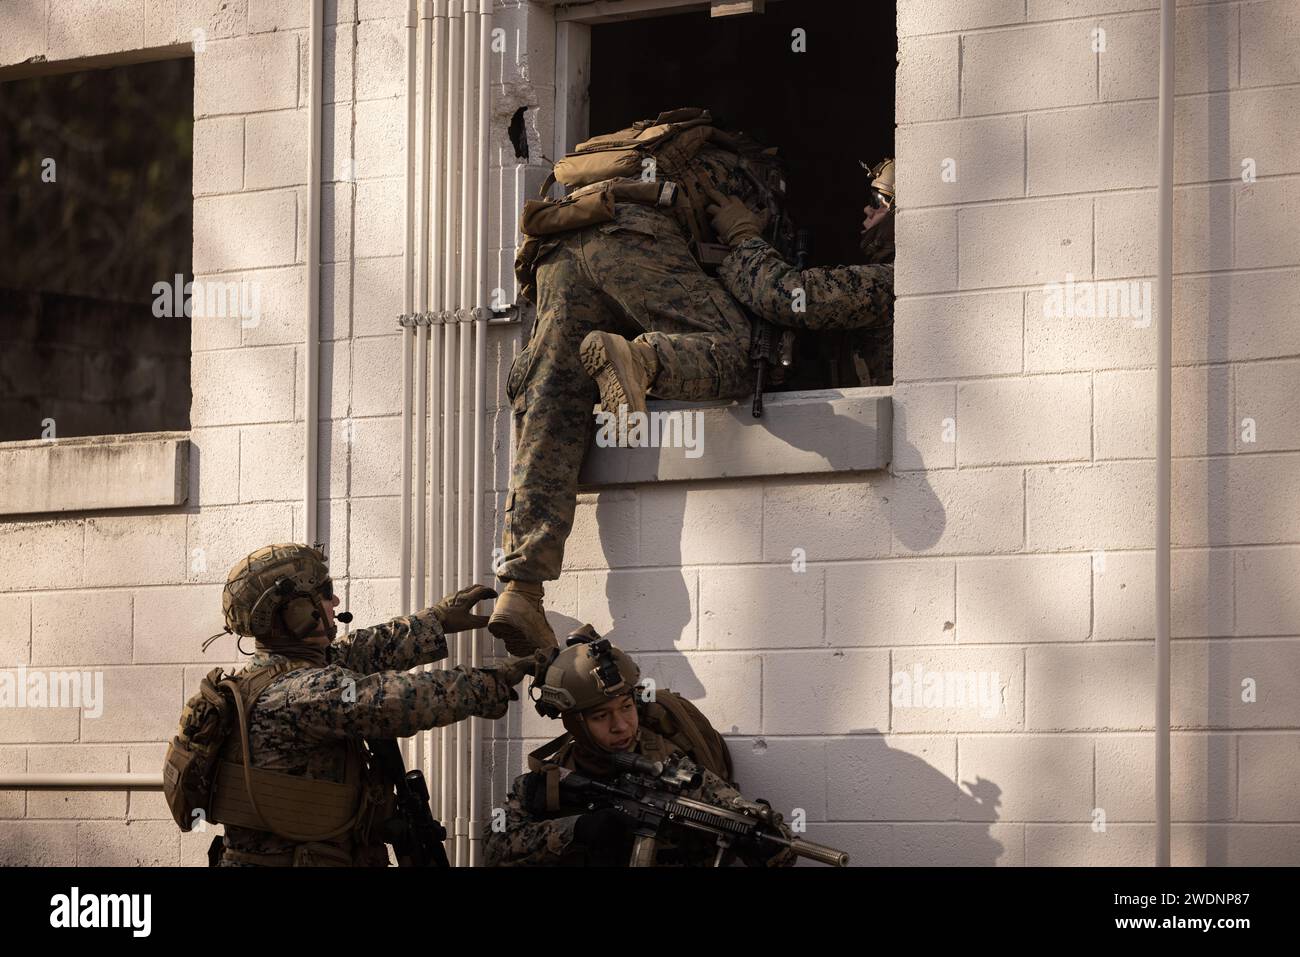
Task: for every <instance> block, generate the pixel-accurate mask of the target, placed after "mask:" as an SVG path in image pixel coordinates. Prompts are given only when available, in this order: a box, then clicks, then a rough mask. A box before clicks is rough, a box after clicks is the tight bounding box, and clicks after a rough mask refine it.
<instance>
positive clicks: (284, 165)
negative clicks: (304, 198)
mask: <svg viewBox="0 0 1300 957" xmlns="http://www.w3.org/2000/svg"><path fill="white" fill-rule="evenodd" d="M246 122H247V124H248V128H247V132H246V143H247V145H246V151H245V157H244V185H245V186H246V188H248V189H271V188H273V187H276V186H298V185H300V184H303V183H305V182H307V114H306V113H305V112H304V111H302V110H278V111H276V112H273V113H255V114H253V115H252V116H249V117H248V118H247V120H246Z"/></svg>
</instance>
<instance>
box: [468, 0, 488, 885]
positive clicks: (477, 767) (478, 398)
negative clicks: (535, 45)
mask: <svg viewBox="0 0 1300 957" xmlns="http://www.w3.org/2000/svg"><path fill="white" fill-rule="evenodd" d="M491 2H492V0H483V9H482V11H481V12H480V16H479V39H478V150H477V159H478V176H477V177H476V180H477V182H476V184H475V191H476V194H477V195H476V198H475V205H474V210H475V213H474V216H475V219H476V220H477V226H476V228H475V234H474V237H475V248H474V265H475V273H474V484H473V495H474V500H473V503H472V506H471V509H470V512H471V523H472V524H471V528H472V532H471V534H472V536H473V547H472V554H471V568H473V575H472V576H471V577H472V578H475V579H477V578H478V577H479V576H480V575H482V574H483V572H484V568H483V492H484V489H483V427H484V416H483V403H484V394H483V393H484V380H485V379H486V377H487V376H486V367H487V338H486V337H487V306H488V295H487V234H488V221H487V218H488V208H487V197H488V166H489V164H490V158H489V155H488V122H489V119H490V117H489V107H490V102H491V97H492V88H491V85H490V84H489V82H488V53H489V51H490V50H491V48H492V14H491V12H490V9H491V7H490V4H491ZM482 645H483V634H482V632H481V631H479V632H475V633H474V637H473V643H472V645H471V648H470V667H473V668H477V667H479V665H480V664H481V663H482V658H481V654H480V652H481V649H482ZM482 727H483V726H482V724H480V723H479V722H477V721H474V722H471V724H470V766H469V811H468V816H469V866H470V867H478V866H479V865H480V864H481V863H482V860H481V857H482V853H481V852H482V847H483V845H482V839H481V837H480V835H481V832H482V828H481V824H480V819H479V814H480V812H481V810H482V808H480V807H479V800H480V797H479V794H480V788H479V778H480V777H481V775H482V773H483V769H482V754H481V750H482V746H483V745H482V733H481V732H482Z"/></svg>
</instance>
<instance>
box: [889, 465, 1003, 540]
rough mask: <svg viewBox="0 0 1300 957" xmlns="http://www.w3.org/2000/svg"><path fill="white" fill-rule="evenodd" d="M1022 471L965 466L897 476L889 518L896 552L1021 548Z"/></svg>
mask: <svg viewBox="0 0 1300 957" xmlns="http://www.w3.org/2000/svg"><path fill="white" fill-rule="evenodd" d="M1024 509H1025V500H1024V474H1023V472H1022V471H1021V470H1020V469H963V470H960V471H956V472H928V473H925V474H920V473H912V474H907V475H900V476H899V477H898V478H897V480H896V481H895V484H894V489H893V500H892V512H891V516H890V521H891V524H892V526H893V531H894V546H893V550H894V552H895V553H896V554H917V553H927V554H949V555H951V554H961V553H965V552H975V553H978V554H989V553H996V552H1009V551H1016V550H1018V549H1020V548H1021V547H1023V545H1024V541H1025V536H1024V528H1025V524H1024Z"/></svg>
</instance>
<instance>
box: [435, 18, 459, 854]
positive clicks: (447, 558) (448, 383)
mask: <svg viewBox="0 0 1300 957" xmlns="http://www.w3.org/2000/svg"><path fill="white" fill-rule="evenodd" d="M464 24H465V20H464V13H463V8H462V4H461V0H449V2H448V4H447V46H446V50H447V53H446V56H445V57H444V58H443V59H444V61H445V62H446V67H447V68H446V70H445V71H440V72H441V74H442V76H443V78H444V79H443V82H444V86H445V88H446V94H447V124H446V153H445V154H444V155H445V156H446V161H447V175H446V180H445V185H446V192H445V194H444V199H443V202H444V207H443V213H444V217H443V225H444V227H445V229H444V243H445V245H444V254H443V263H442V265H443V267H444V272H443V283H444V290H445V309H444V312H443V319H444V325H443V363H442V369H443V392H442V401H443V410H444V411H443V415H444V419H445V424H444V427H443V432H442V549H441V554H442V581H443V591H444V592H445V593H450V592H453V591H455V590H456V588H457V582H456V571H457V568H456V530H457V523H456V518H455V511H454V509H455V505H456V477H457V472H456V442H455V440H456V429H455V414H456V349H457V340H458V335H459V330H458V329H457V326H456V323H455V322H454V321H452V313H453V310H454V308H455V304H456V303H457V302H459V300H460V288H459V282H458V280H459V274H458V272H457V269H456V254H455V250H456V245H457V242H456V240H457V233H456V223H457V216H458V209H457V207H458V205H459V204H458V202H457V200H458V198H459V191H458V190H457V189H456V177H457V175H458V172H459V169H458V167H459V158H460V153H459V143H460V116H461V97H460V83H461V64H460V61H461V46H462V44H463V42H464V41H463V33H464ZM447 650H448V658H447V665H448V667H451V668H454V667H456V666H457V665H458V664H460V660H459V654H458V651H459V648H458V646H457V643H456V642H454V641H451V642H448V649H447ZM458 727H459V725H453V726H452V727H451V728H450V729H448V731H447V732H446V733H445V734H444V736H443V748H442V752H441V754H440V755H439V774H440V777H439V782H438V784H439V787H438V790H439V791H440V792H441V793H442V795H443V808H444V811H445V815H446V816H445V817H444V819H443V820H444V823H446V822H447V821H451V822H452V823H453V826H454V821H455V816H456V792H455V778H454V773H455V766H454V760H455V742H456V740H457V738H456V730H457V728H458ZM453 845H454V842H453ZM453 850H454V846H453ZM449 856H450V855H449Z"/></svg>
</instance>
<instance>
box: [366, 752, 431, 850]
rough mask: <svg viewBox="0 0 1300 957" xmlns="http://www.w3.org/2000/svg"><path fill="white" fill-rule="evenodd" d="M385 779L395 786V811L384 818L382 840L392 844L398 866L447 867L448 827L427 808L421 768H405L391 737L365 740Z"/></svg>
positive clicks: (427, 789)
mask: <svg viewBox="0 0 1300 957" xmlns="http://www.w3.org/2000/svg"><path fill="white" fill-rule="evenodd" d="M366 744H367V746H368V747H369V748H370V754H371V756H372V757H373V758H374V759H375V761H376V763H377V764H378V767H379V771H380V774H382V775H383V778H384V781H385V783H387V784H391V785H392V786H393V787H394V788H396V790H397V806H396V808H395V811H394V814H393V816H392V817H390V818H389V819H388V820H386V821H384V822H383V825H382V830H383V837H384V841H385V842H387V843H389V844H391V845H393V854H394V856H395V857H396V858H397V866H398V867H449V866H451V862H450V861H448V860H447V851H446V849H445V848H444V847H443V846H442V842H443V841H445V840H446V839H447V829H446V828H445V827H443V826H442V825H441V824H440V823H439V822H438V821H437V820H436V819H435V818H434V816H433V811H432V810H430V808H429V788H428V786H427V785H426V784H425V783H424V772H423V771H407V770H406V764H405V763H404V762H403V761H402V752H401V751H400V750H398V747H397V742H396V741H394V740H393V739H392V738H382V739H376V740H373V741H367V742H366Z"/></svg>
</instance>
